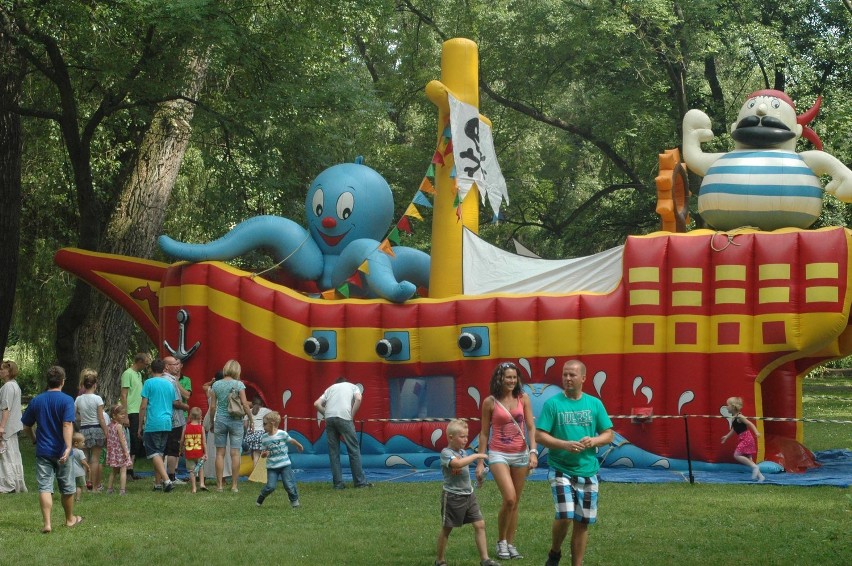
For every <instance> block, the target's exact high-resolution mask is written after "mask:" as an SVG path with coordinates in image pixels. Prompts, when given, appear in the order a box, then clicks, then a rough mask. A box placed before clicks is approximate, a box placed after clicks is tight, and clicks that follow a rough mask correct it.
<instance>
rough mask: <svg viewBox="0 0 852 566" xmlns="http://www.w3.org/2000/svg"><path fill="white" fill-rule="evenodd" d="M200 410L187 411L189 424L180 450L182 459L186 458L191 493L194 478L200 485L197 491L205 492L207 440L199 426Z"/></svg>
mask: <svg viewBox="0 0 852 566" xmlns="http://www.w3.org/2000/svg"><path fill="white" fill-rule="evenodd" d="M201 419H202V417H201V409H200V408H199V407H193V408H192V409H190V410H189V422H188V423H186V427H184V429H183V438H181V443H180V448H181V450H182V451H183V457H184V458H186V467H187V468H188V469H189V481H190V484H192V493H196V491H195V477H196V476H198V480H199V482H200V483H201V485H200V486H199V488H198V489H200V490H201V491H207V486H206V485H204V461H205V460H207V457H206V454H207V438H206V434H205V432H204V425H203V424H201Z"/></svg>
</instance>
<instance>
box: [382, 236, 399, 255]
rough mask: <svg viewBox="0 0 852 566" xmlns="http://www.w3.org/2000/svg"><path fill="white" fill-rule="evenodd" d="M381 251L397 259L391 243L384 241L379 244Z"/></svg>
mask: <svg viewBox="0 0 852 566" xmlns="http://www.w3.org/2000/svg"><path fill="white" fill-rule="evenodd" d="M379 250H381V251H383V252H384V253H386V254H388V255H389V256H391V257H396V254H395V253H393V250H392V249H391V245H390V242H389V241H387V240H383V241H382V243H381V244H379Z"/></svg>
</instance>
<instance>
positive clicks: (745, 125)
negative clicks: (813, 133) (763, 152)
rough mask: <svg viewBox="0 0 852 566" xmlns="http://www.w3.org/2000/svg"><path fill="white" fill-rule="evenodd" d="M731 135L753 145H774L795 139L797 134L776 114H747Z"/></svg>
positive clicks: (737, 139)
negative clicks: (761, 115) (775, 115)
mask: <svg viewBox="0 0 852 566" xmlns="http://www.w3.org/2000/svg"><path fill="white" fill-rule="evenodd" d="M731 137H732V138H734V139H735V140H736V141H738V142H741V143H744V144H748V145H750V146H753V147H772V146H774V145H778V144H780V143H782V142H785V141H787V140H791V139H793V138H794V137H796V134H795V133H794V132H793V131H792V130H790V128H789V127H788V126H787V124H785V123H784V122H782V121H781V120H779V119H778V118H776V117H774V116H763V117H760V116H746V117H745V118H743V119H742V120H740V121H739V122H738V123H737V127H736V129H735V130H734V131H733V132H731Z"/></svg>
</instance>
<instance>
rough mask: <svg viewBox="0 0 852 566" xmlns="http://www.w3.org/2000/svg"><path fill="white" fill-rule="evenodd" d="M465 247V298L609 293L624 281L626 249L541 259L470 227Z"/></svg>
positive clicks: (464, 236) (463, 242)
mask: <svg viewBox="0 0 852 566" xmlns="http://www.w3.org/2000/svg"><path fill="white" fill-rule="evenodd" d="M462 246H463V250H462V258H463V259H462V269H463V275H462V285H463V286H464V289H463V293H464V294H465V295H484V294H487V293H518V294H525V293H573V292H579V291H585V292H589V293H607V292H609V291H612V290H613V289H615V287H616V286H618V283H619V281H621V259H622V255H623V253H624V246H618V247H616V248H612V249H609V250H606V251H603V252H601V253H598V254H595V255H590V256H587V257H580V258H574V259H562V260H550V259H537V258H531V257H523V256H519V255H516V254H513V253H511V252H507V251H505V250H501V249H500V248H497V247H495V246H492V245H491V244H489V243H487V242H485V241H483V240H482V239H481V238H479V236H477V235H476V234H474V233H473V232H471V231H470V230H468V229H467V228H465V229H464V235H463V237H462Z"/></svg>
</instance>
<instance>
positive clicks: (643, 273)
mask: <svg viewBox="0 0 852 566" xmlns="http://www.w3.org/2000/svg"><path fill="white" fill-rule="evenodd" d="M628 278H629V281H630V282H631V283H659V282H660V268H659V267H631V268H630V271H629V272H628Z"/></svg>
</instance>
